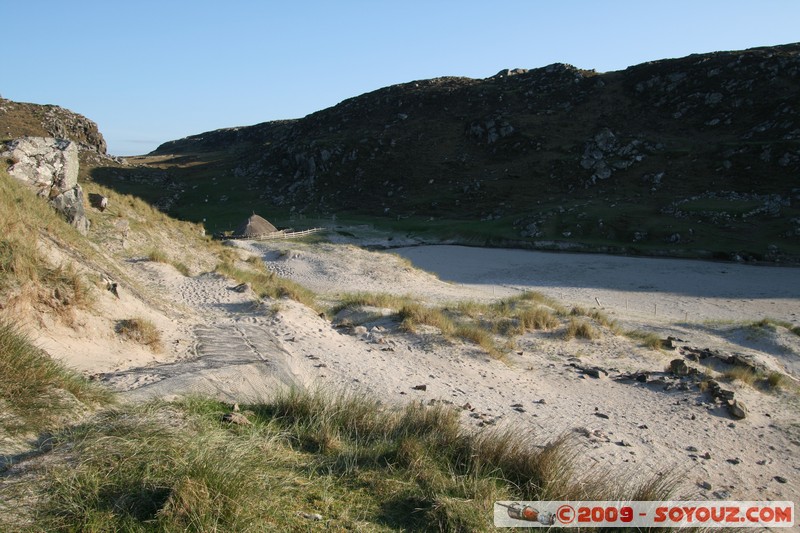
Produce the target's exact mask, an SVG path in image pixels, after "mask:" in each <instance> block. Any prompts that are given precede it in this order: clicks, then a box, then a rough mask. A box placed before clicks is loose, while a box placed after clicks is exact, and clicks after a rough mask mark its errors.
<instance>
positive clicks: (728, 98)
mask: <svg viewBox="0 0 800 533" xmlns="http://www.w3.org/2000/svg"><path fill="white" fill-rule="evenodd" d="M798 52H800V45H798V44H791V45H785V46H777V47H769V48H756V49H751V50H745V51H733V52H717V53H709V54H698V55H692V56H689V57H685V58H680V59H668V60H663V61H655V62H650V63H645V64H642V65H636V66H632V67H630V68H628V69H626V70H623V71H618V72H608V73H598V72H595V71H587V70H581V69H578V68H575V67H573V66H570V65H564V64H554V65H550V66H547V67H543V68H536V69H531V70H524V69H515V70H503V71H501V72H499V73H498V74H497V75H495V76H492V77H489V78H486V79H468V78H452V77H451V78H437V79H431V80H420V81H415V82H410V83H405V84H401V85H395V86H391V87H386V88H383V89H379V90H377V91H374V92H371V93H367V94H364V95H361V96H357V97H355V98H351V99H348V100H345V101H343V102H341V103H340V104H338V105H336V106H334V107H332V108H329V109H325V110H322V111H319V112H317V113H314V114H311V115H309V116H307V117H305V118H302V119H297V120H290V121H277V122H266V123H262V124H257V125H255V126H249V127H239V128H229V129H223V130H217V131H211V132H206V133H202V134H199V135H194V136H191V137H187V138H185V139H181V140H176V141H171V142H167V143H164V144H163V145H161V146H160V147H159V148H158V149H157V150H156V151H155V152H153V153H152V154H150V156H149V157H145V158H133V159H130V160H129V161H130V162H134V163H140V164H143V165H145V166H142V167H139V168H136V169H128V170H119V169H113V168H105V169H98V170H97V171H96V172H95V173H94V174H93V176H94V177H95V179H97V180H98V181H101V182H103V183H105V184H106V185H109V186H112V187H115V188H120V189H121V190H124V191H126V192H135V193H137V194H141V195H143V196H145V197H146V198H148V199H149V200H150V201H152V202H154V203H156V204H158V205H160V206H162V207H163V208H165V209H167V210H168V212H170V213H172V214H174V215H176V216H178V217H180V218H185V219H189V220H193V221H201V220H204V219H205V220H206V226H207V229H209V230H210V231H214V232H217V231H222V230H225V229H232V227H233V225H235V224H236V223H237V222H238V221H240V220H241V219H242V217H243V216H246V215H247V214H249V213H251V212H252V211H253V210H257V211H259V212H263V213H265V214H268V215H269V217H270V218H271V219H276V220H278V221H279V222H282V223H284V224H285V225H290V224H297V223H298V221H299V220H303V219H306V220H309V222H308V223H309V224H311V223H312V222H310V220H314V221H315V222H317V223H319V221H324V220H328V221H329V222H330V220H331V219H332V218H333V217H334V215H335V217H336V219H337V220H338V221H340V222H341V221H346V220H352V221H356V222H364V221H368V222H374V223H378V224H383V225H388V226H390V227H392V228H394V229H397V230H400V231H403V232H411V233H415V234H422V235H429V236H435V237H444V238H455V239H457V240H458V241H459V242H468V243H473V244H493V245H510V246H519V247H557V248H561V247H573V248H576V247H577V248H586V249H601V250H608V251H623V252H628V253H645V254H651V253H660V254H670V255H692V256H701V257H715V258H724V259H735V258H743V259H762V260H768V261H776V260H777V261H781V260H782V261H785V260H796V259H797V258H798V257H800V247H798V237H799V236H800V208H799V207H798V201H799V200H800V196H798V194H799V191H800V185H799V184H798V175H800V174H799V173H800V116H798V113H799V112H798V110H797V107H796V105H795V100H796V97H797V94H799V93H800V55H798ZM154 185H156V186H154Z"/></svg>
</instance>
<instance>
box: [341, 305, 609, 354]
mask: <svg viewBox="0 0 800 533" xmlns="http://www.w3.org/2000/svg"><path fill="white" fill-rule="evenodd" d="M362 306H371V307H381V308H388V309H394V310H395V311H396V312H397V316H398V318H399V320H400V321H401V327H402V328H403V329H404V330H406V331H408V332H410V333H416V332H417V331H418V330H419V327H420V326H422V325H426V326H431V327H434V328H437V329H439V331H440V332H441V333H442V335H443V336H444V337H446V338H449V339H453V338H459V339H462V340H465V341H467V342H471V343H474V344H477V345H478V346H480V347H481V348H482V349H483V350H485V351H486V352H487V353H488V354H490V355H492V356H493V357H498V358H499V357H502V356H503V354H504V351H505V350H506V349H508V347H509V346H513V341H512V337H514V336H517V335H523V334H525V333H527V332H530V331H537V330H550V329H554V328H557V327H558V326H560V325H561V321H560V320H559V318H558V317H559V316H565V315H567V314H568V312H567V311H566V309H565V308H564V307H562V306H560V305H559V304H558V303H557V302H555V301H554V300H552V299H550V298H548V297H546V296H544V295H542V294H540V293H537V292H524V293H522V294H520V295H518V296H514V297H511V298H506V299H503V300H500V301H497V302H493V303H483V302H476V301H460V302H456V303H453V304H449V305H446V306H443V307H432V306H426V305H423V304H422V303H419V302H416V301H414V300H413V299H412V298H411V297H409V296H397V295H392V294H386V293H353V294H345V295H343V296H341V297H340V298H339V302H338V304H337V305H335V306H334V307H332V308H331V309H330V310H329V311H328V315H329V316H332V315H335V314H336V313H338V312H339V311H341V310H342V309H347V308H354V307H362ZM585 314H586V315H587V316H589V317H590V318H592V319H593V320H595V321H597V322H598V323H599V324H600V325H601V326H603V327H606V328H607V329H609V330H610V331H612V332H614V333H615V334H616V333H618V332H619V327H618V326H617V324H616V322H614V321H613V320H610V319H609V318H608V317H606V316H605V315H604V314H602V313H601V312H598V311H593V312H585ZM587 328H588V329H587ZM585 334H591V335H592V337H591V338H594V337H595V336H597V335H598V334H599V332H597V330H596V329H594V328H593V327H591V326H589V325H588V324H587V325H586V327H584V328H582V329H581V330H580V332H578V335H579V336H582V335H585ZM496 336H504V337H507V339H506V342H505V343H502V342H501V344H504V346H505V348H504V347H501V345H498V342H497V339H496V338H495V337H496Z"/></svg>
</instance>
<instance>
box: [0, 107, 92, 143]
mask: <svg viewBox="0 0 800 533" xmlns="http://www.w3.org/2000/svg"><path fill="white" fill-rule="evenodd" d="M19 137H54V138H57V139H68V140H70V141H73V142H74V143H76V145H77V147H78V149H79V150H80V151H85V152H92V153H97V154H99V155H106V150H107V147H106V141H105V139H104V138H103V135H102V134H101V133H100V130H99V129H98V128H97V124H95V123H94V122H93V121H91V120H89V119H88V118H86V117H84V116H83V115H79V114H78V113H73V112H72V111H70V110H68V109H64V108H63V107H59V106H55V105H40V104H29V103H23V102H13V101H11V100H6V99H4V98H0V141H2V140H6V141H8V140H11V139H16V138H19Z"/></svg>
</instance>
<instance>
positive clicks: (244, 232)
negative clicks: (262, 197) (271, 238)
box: [234, 214, 278, 239]
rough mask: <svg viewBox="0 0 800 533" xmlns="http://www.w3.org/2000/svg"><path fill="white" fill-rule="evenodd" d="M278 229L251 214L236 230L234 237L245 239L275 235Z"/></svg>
mask: <svg viewBox="0 0 800 533" xmlns="http://www.w3.org/2000/svg"><path fill="white" fill-rule="evenodd" d="M276 231H278V229H277V228H276V227H275V226H273V225H272V224H270V223H269V222H268V221H267V220H266V219H264V218H262V217H260V216H258V215H256V214H253V215H252V216H251V217H250V218H248V219H247V220H246V221H245V222H244V223H243V224H242V225H241V226H239V227H238V228H236V232H235V233H234V235H235V236H236V237H242V238H245V239H254V238H257V237H263V236H264V235H269V234H270V233H275V232H276Z"/></svg>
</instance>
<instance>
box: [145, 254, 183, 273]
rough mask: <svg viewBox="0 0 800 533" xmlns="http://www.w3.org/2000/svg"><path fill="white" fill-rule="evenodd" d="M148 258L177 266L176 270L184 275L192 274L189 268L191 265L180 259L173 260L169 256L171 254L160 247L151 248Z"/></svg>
mask: <svg viewBox="0 0 800 533" xmlns="http://www.w3.org/2000/svg"><path fill="white" fill-rule="evenodd" d="M147 260H148V261H153V262H155V263H164V264H166V265H171V266H172V267H173V268H175V270H177V271H178V272H180V273H181V274H183V275H184V276H187V277H188V276H191V271H190V270H189V267H188V266H186V264H184V263H182V262H180V261H173V260H172V259H170V258H169V256H168V255H167V254H166V253H164V252H163V251H161V250H159V249H158V248H153V249H152V250H150V252H149V253H148V254H147Z"/></svg>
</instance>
